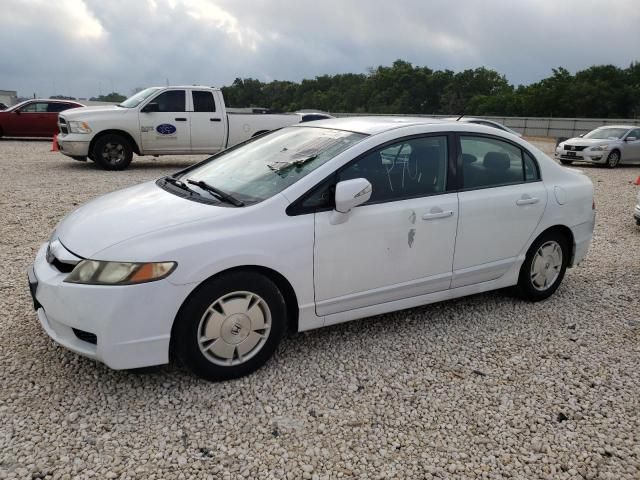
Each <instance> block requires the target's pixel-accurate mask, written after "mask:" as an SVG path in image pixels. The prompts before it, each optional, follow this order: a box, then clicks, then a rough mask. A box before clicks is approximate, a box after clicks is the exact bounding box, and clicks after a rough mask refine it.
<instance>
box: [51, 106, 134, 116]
mask: <svg viewBox="0 0 640 480" xmlns="http://www.w3.org/2000/svg"><path fill="white" fill-rule="evenodd" d="M129 110H131V109H129V108H122V107H118V106H117V105H100V106H95V107H78V108H72V109H69V110H65V111H64V112H62V113H60V115H61V116H63V117H65V118H66V119H70V120H75V119H76V118H85V117H86V116H87V115H96V114H98V115H104V114H111V113H119V114H121V113H123V112H128V111H129Z"/></svg>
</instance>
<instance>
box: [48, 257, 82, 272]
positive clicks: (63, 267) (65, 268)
mask: <svg viewBox="0 0 640 480" xmlns="http://www.w3.org/2000/svg"><path fill="white" fill-rule="evenodd" d="M51 265H53V266H54V267H56V268H57V269H58V270H60V271H61V272H62V273H71V272H72V271H73V269H74V268H76V266H75V265H71V264H70V263H62V262H61V261H60V260H58V259H57V258H54V259H53V262H51Z"/></svg>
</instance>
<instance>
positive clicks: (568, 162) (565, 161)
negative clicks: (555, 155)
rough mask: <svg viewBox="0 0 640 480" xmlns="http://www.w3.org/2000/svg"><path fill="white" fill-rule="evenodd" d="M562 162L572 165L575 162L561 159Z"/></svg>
mask: <svg viewBox="0 0 640 480" xmlns="http://www.w3.org/2000/svg"><path fill="white" fill-rule="evenodd" d="M560 163H561V164H562V165H571V164H572V163H573V160H560Z"/></svg>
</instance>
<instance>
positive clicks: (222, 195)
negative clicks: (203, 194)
mask: <svg viewBox="0 0 640 480" xmlns="http://www.w3.org/2000/svg"><path fill="white" fill-rule="evenodd" d="M187 183H190V184H191V185H195V186H197V187H200V188H201V189H203V190H206V191H207V192H209V193H211V194H213V195H215V196H216V197H218V198H220V199H221V200H225V201H226V202H227V203H230V204H232V205H234V206H236V207H244V202H243V201H242V200H238V199H237V198H236V197H234V196H232V195H229V194H228V193H227V192H223V191H222V190H220V189H219V188H216V187H214V186H213V185H209V184H208V183H207V182H205V181H204V180H191V179H190V178H188V179H187ZM187 188H188V187H187Z"/></svg>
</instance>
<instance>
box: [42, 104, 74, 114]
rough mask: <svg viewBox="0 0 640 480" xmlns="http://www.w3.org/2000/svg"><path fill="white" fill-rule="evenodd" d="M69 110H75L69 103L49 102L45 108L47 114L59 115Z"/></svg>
mask: <svg viewBox="0 0 640 480" xmlns="http://www.w3.org/2000/svg"><path fill="white" fill-rule="evenodd" d="M70 108H76V105H73V104H71V103H60V102H51V103H50V104H49V105H48V107H47V112H49V113H60V112H64V111H65V110H69V109H70Z"/></svg>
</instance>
